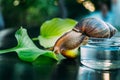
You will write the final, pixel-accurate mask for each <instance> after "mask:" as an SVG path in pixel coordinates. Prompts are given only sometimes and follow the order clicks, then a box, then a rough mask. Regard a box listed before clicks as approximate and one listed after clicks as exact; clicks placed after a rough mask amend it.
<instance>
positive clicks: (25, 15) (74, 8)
mask: <svg viewBox="0 0 120 80" xmlns="http://www.w3.org/2000/svg"><path fill="white" fill-rule="evenodd" d="M85 1H87V0H85ZM90 1H91V2H92V3H93V4H94V5H95V7H96V9H97V10H98V9H99V6H98V3H99V2H104V3H107V4H108V5H110V1H109V0H90ZM0 4H1V6H2V13H3V17H4V22H5V27H17V26H18V27H19V26H28V27H34V26H40V25H41V24H42V23H43V22H44V21H46V20H48V19H52V18H54V17H60V18H66V17H67V18H72V19H75V20H80V19H81V18H82V17H83V16H84V15H88V14H89V13H90V12H89V11H88V10H87V9H86V8H85V7H84V6H83V5H82V4H80V3H78V2H77V0H0Z"/></svg>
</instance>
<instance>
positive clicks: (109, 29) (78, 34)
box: [54, 18, 117, 58]
mask: <svg viewBox="0 0 120 80" xmlns="http://www.w3.org/2000/svg"><path fill="white" fill-rule="evenodd" d="M116 31H117V30H116V29H115V28H114V27H113V26H112V25H110V24H108V23H105V22H104V21H102V20H100V19H96V18H85V19H82V20H81V21H80V22H79V23H77V24H76V25H75V27H74V28H73V29H72V30H71V31H69V32H66V33H65V34H64V35H62V36H61V37H60V38H59V39H58V40H57V41H56V43H55V45H54V52H55V53H61V54H62V55H63V56H65V57H70V55H71V54H70V55H68V53H67V52H69V51H71V50H73V52H72V53H73V54H74V49H76V48H78V47H79V46H80V45H81V44H82V43H84V42H85V43H86V41H87V40H88V39H89V37H95V38H110V37H112V36H113V35H114V34H115V32H116ZM71 58H72V57H71ZM73 58H74V57H73Z"/></svg>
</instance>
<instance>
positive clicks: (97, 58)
mask: <svg viewBox="0 0 120 80" xmlns="http://www.w3.org/2000/svg"><path fill="white" fill-rule="evenodd" d="M80 52H81V55H80V56H81V58H80V59H81V60H80V61H81V63H82V64H83V65H85V66H87V67H90V68H94V69H101V70H109V69H117V68H120V38H116V37H113V38H110V39H108V38H90V39H89V41H88V43H87V44H86V45H84V46H81V47H80Z"/></svg>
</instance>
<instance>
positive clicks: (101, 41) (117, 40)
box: [87, 37, 120, 47]
mask: <svg viewBox="0 0 120 80" xmlns="http://www.w3.org/2000/svg"><path fill="white" fill-rule="evenodd" d="M87 45H92V46H102V47H104V46H110V47H111V46H117V47H118V46H119V47H120V37H112V38H94V37H90V38H89V40H88V41H87Z"/></svg>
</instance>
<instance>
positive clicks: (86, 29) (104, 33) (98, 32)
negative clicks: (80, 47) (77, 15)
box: [74, 18, 117, 38]
mask: <svg viewBox="0 0 120 80" xmlns="http://www.w3.org/2000/svg"><path fill="white" fill-rule="evenodd" d="M74 30H77V31H79V32H81V33H83V34H85V35H87V36H89V37H96V38H110V37H112V36H113V35H114V34H115V32H116V31H117V30H116V29H115V28H114V27H113V26H112V25H111V24H109V23H105V22H104V21H102V20H100V19H97V18H84V19H82V20H81V21H80V22H79V23H78V24H77V25H76V26H75V28H74Z"/></svg>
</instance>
